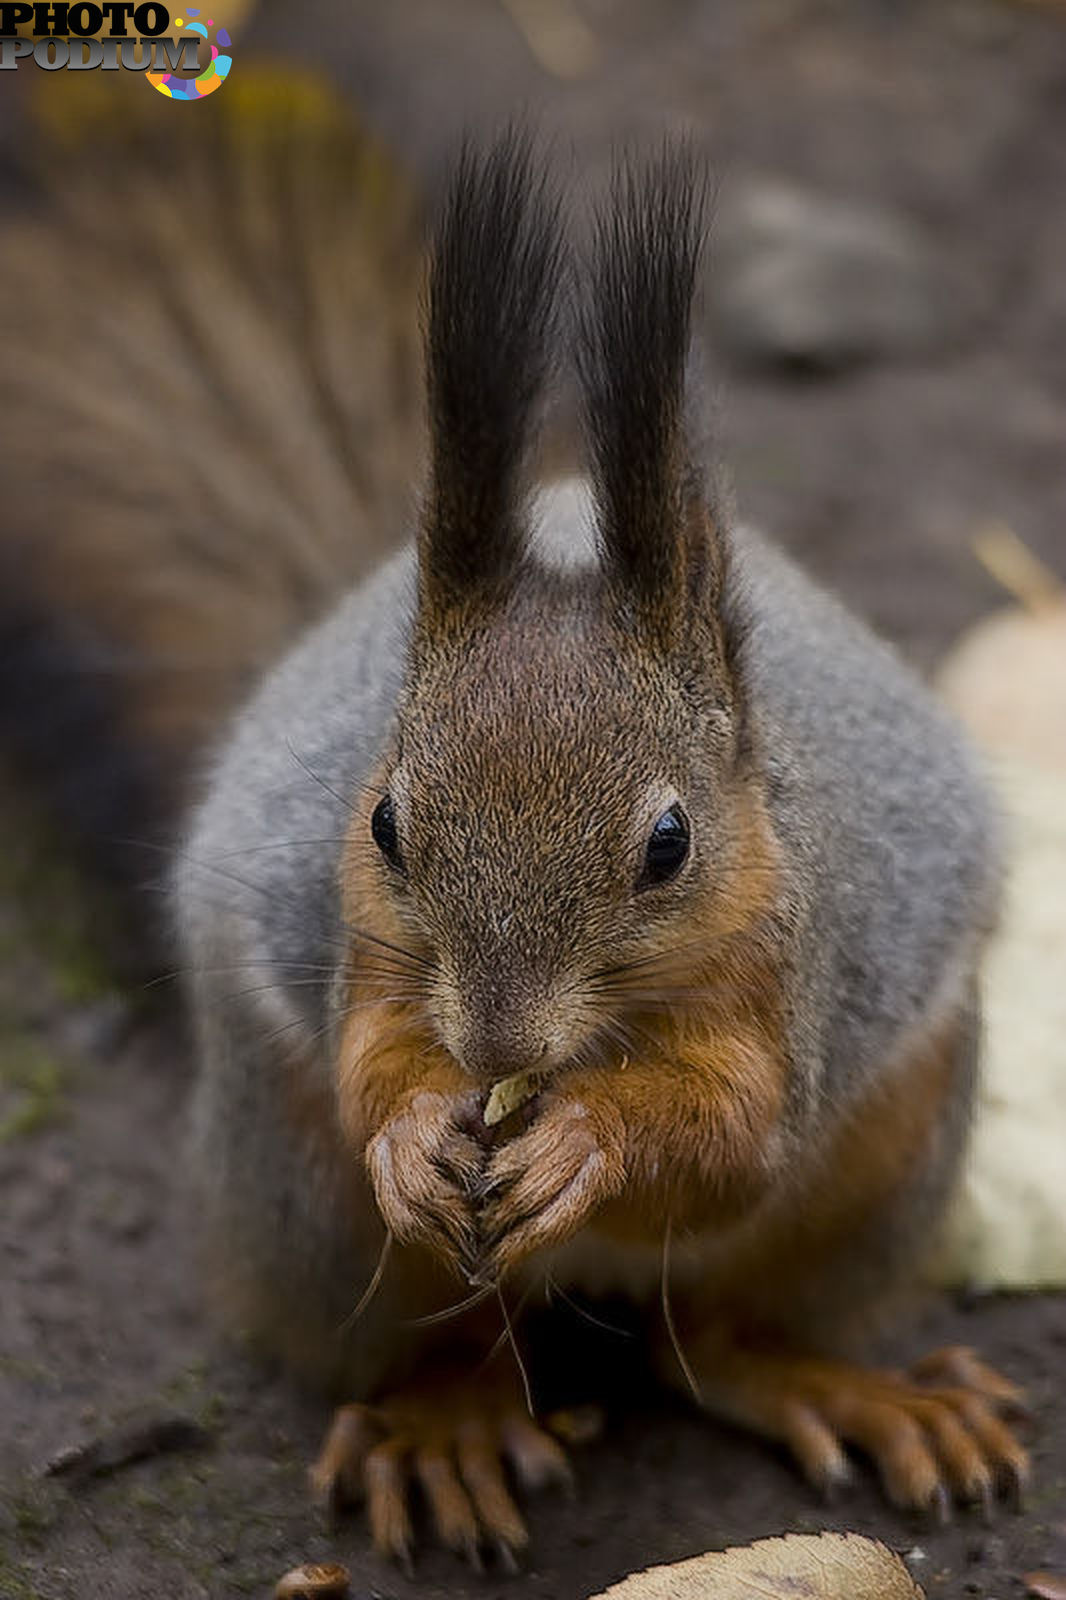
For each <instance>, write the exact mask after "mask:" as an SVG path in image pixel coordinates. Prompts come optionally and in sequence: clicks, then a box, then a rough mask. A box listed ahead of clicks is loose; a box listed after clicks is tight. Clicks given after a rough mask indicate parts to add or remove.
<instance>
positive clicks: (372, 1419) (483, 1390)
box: [310, 1374, 572, 1572]
mask: <svg viewBox="0 0 1066 1600" xmlns="http://www.w3.org/2000/svg"><path fill="white" fill-rule="evenodd" d="M434 1377H435V1381H433V1382H428V1381H425V1380H423V1381H421V1382H419V1383H418V1384H417V1385H413V1386H412V1387H411V1388H409V1389H407V1390H403V1391H399V1392H397V1393H395V1394H393V1395H389V1396H387V1397H386V1398H384V1399H382V1400H381V1401H379V1402H377V1403H376V1404H374V1405H347V1406H341V1407H340V1408H339V1409H338V1410H337V1412H336V1413H335V1415H334V1418H333V1422H332V1424H331V1426H330V1429H329V1432H328V1434H327V1436H326V1440H325V1443H324V1445H323V1447H322V1451H321V1454H320V1455H319V1457H318V1460H317V1461H316V1462H315V1464H314V1466H313V1467H312V1468H311V1473H310V1476H311V1484H312V1487H313V1489H314V1490H315V1492H316V1494H317V1495H318V1496H319V1498H320V1499H321V1500H322V1501H323V1502H324V1503H325V1504H326V1505H327V1507H329V1508H330V1509H331V1510H332V1509H334V1508H336V1507H338V1506H339V1505H342V1504H344V1503H347V1502H357V1501H362V1500H365V1502H366V1507H367V1516H368V1520H369V1523H370V1529H371V1532H372V1535H373V1539H374V1544H375V1546H376V1547H377V1549H378V1550H379V1551H380V1552H381V1553H382V1554H383V1555H385V1556H387V1557H389V1558H390V1559H392V1560H394V1561H397V1562H399V1563H400V1565H401V1566H403V1567H404V1568H405V1569H406V1570H407V1571H408V1572H410V1570H411V1568H412V1559H413V1550H414V1546H415V1532H414V1522H413V1518H412V1500H413V1499H414V1497H415V1491H416V1490H420V1491H421V1498H422V1500H423V1502H424V1504H425V1506H426V1509H427V1511H428V1514H429V1518H430V1521H431V1523H432V1525H433V1527H434V1529H435V1532H436V1534H437V1536H438V1538H439V1539H440V1541H441V1542H442V1543H443V1544H444V1545H446V1546H447V1547H448V1548H449V1549H451V1550H454V1551H455V1552H456V1553H457V1554H460V1555H464V1556H465V1557H466V1558H467V1560H468V1561H469V1562H470V1564H471V1565H472V1566H473V1567H474V1568H475V1569H476V1570H479V1571H480V1570H481V1566H482V1556H483V1553H484V1552H485V1551H490V1552H495V1554H496V1556H497V1558H498V1560H499V1561H500V1563H501V1564H502V1565H503V1566H504V1567H505V1568H506V1569H507V1570H509V1571H515V1570H517V1565H518V1556H519V1554H520V1553H521V1552H522V1550H524V1548H525V1546H526V1544H527V1543H528V1538H529V1536H528V1533H527V1531H526V1525H525V1522H524V1520H523V1518H522V1515H521V1512H520V1511H519V1509H518V1506H517V1505H516V1503H515V1500H514V1497H513V1495H512V1492H511V1487H510V1483H509V1477H513V1479H514V1481H515V1482H516V1483H517V1485H518V1487H519V1488H520V1489H523V1490H536V1489H540V1488H543V1487H545V1486H547V1485H549V1484H553V1483H555V1484H561V1485H564V1486H569V1485H570V1484H571V1481H572V1480H571V1473H570V1467H569V1463H568V1462H567V1459H566V1455H565V1453H564V1451H563V1449H562V1447H561V1446H560V1445H559V1444H558V1443H557V1442H556V1440H555V1439H553V1438H552V1437H551V1436H550V1435H549V1434H547V1433H545V1432H544V1430H543V1429H541V1428H540V1427H538V1426H537V1424H536V1423H535V1422H534V1421H533V1419H532V1418H531V1417H530V1415H529V1413H528V1411H527V1410H526V1408H525V1404H524V1402H523V1399H522V1396H521V1393H520V1392H514V1391H512V1389H511V1388H510V1386H507V1388H506V1391H505V1390H504V1388H503V1387H502V1386H499V1385H494V1384H493V1383H492V1382H491V1381H486V1380H485V1378H484V1375H482V1376H481V1377H480V1379H478V1380H475V1379H459V1380H456V1379H455V1378H454V1377H453V1376H452V1375H449V1376H448V1378H447V1380H445V1379H444V1378H443V1377H442V1376H441V1375H439V1374H435V1375H434ZM508 1468H509V1469H510V1472H509V1473H508Z"/></svg>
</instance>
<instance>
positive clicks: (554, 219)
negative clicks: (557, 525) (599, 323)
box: [419, 128, 563, 608]
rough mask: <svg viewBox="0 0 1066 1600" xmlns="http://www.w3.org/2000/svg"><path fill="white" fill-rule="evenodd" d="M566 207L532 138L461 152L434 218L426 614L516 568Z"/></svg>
mask: <svg viewBox="0 0 1066 1600" xmlns="http://www.w3.org/2000/svg"><path fill="white" fill-rule="evenodd" d="M561 240H562V230H561V221H560V206H559V202H558V199H557V198H556V196H555V195H554V193H553V191H552V190H551V189H550V187H549V184H548V182H547V179H546V178H545V176H544V174H543V172H542V171H540V172H538V171H537V170H536V168H535V162H534V152H533V148H532V146H531V143H530V140H529V138H528V136H527V135H525V134H523V133H521V132H519V131H518V130H516V129H513V128H512V129H510V130H509V131H508V132H506V133H505V134H503V136H502V137H501V138H499V139H498V141H497V142H496V143H495V144H494V145H493V146H492V147H491V148H490V149H489V150H488V151H487V152H485V153H483V154H481V153H477V152H476V151H475V150H474V149H473V147H472V146H471V145H470V144H469V143H466V144H465V145H464V147H463V149H462V151H461V153H460V155H459V159H458V161H457V163H456V166H455V168H454V171H453V175H452V178H451V182H450V184H449V186H448V190H447V194H446V196H445V200H444V205H443V208H442V211H441V215H440V219H439V222H438V226H437V230H436V235H435V241H434V246H433V251H432V258H431V263H430V271H429V283H428V291H427V296H426V304H425V343H426V382H427V395H428V403H429V425H430V445H431V466H430V488H429V497H428V503H427V506H426V510H425V516H424V519H423V526H422V537H421V544H420V552H419V554H420V582H421V588H422V601H423V606H424V607H425V606H429V607H430V608H432V607H433V606H435V605H439V604H441V603H443V604H445V605H446V604H448V603H449V602H450V601H453V600H456V599H462V598H463V597H464V596H466V595H467V594H469V593H470V591H471V590H474V589H485V588H490V589H491V588H492V587H495V586H498V585H499V583H500V582H501V580H503V579H504V578H505V577H506V576H507V575H508V573H510V572H513V570H514V569H515V567H516V566H517V565H518V563H519V562H520V560H521V557H522V554H523V551H524V546H525V527H524V521H523V515H522V505H521V485H520V476H521V469H522V466H523V461H524V457H525V453H526V448H527V444H528V440H529V433H530V426H531V422H532V417H533V411H534V407H535V405H536V401H537V398H538V395H539V392H540V390H541V388H542V386H543V384H544V381H545V378H546V376H547V372H548V368H549V365H550V362H551V356H552V350H553V341H554V318H555V307H556V304H557V300H558V287H559V277H560V273H561V269H562V257H563V251H562V242H561Z"/></svg>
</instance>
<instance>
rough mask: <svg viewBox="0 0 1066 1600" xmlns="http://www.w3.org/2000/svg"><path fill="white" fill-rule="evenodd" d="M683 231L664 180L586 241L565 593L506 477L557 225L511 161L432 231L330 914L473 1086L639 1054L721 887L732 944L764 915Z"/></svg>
mask: <svg viewBox="0 0 1066 1600" xmlns="http://www.w3.org/2000/svg"><path fill="white" fill-rule="evenodd" d="M501 208H502V209H501ZM702 225H703V207H702V188H701V184H700V181H699V175H698V171H697V169H696V168H695V166H694V164H693V163H692V162H691V161H690V160H688V159H687V158H686V157H685V156H684V155H674V156H665V157H664V158H663V159H662V160H661V161H660V162H659V163H658V164H657V165H656V166H654V167H652V168H651V169H650V170H649V171H648V172H647V173H645V174H643V175H641V176H636V175H633V174H628V175H627V176H626V177H625V178H624V179H623V180H622V181H621V182H620V183H619V184H617V185H616V187H615V190H614V191H613V193H612V196H611V200H610V203H609V205H608V207H607V209H606V210H605V212H604V215H603V218H602V221H601V226H600V230H599V241H598V250H597V259H596V263H595V270H594V272H593V274H592V279H593V292H592V296H591V300H590V305H589V309H588V310H587V312H586V313H585V314H584V315H583V316H582V317H581V318H580V319H579V321H580V326H581V329H582V333H581V351H582V353H581V359H580V362H579V370H580V374H581V378H582V386H583V390H584V394H585V400H586V414H587V423H588V435H589V443H590V451H591V456H592V462H593V474H592V476H593V485H594V490H595V501H596V514H597V540H598V545H599V560H598V562H597V563H596V565H595V567H593V568H581V569H578V570H576V571H572V572H569V573H560V572H558V571H550V570H547V569H546V568H545V567H543V566H541V565H539V564H538V562H537V561H536V559H535V558H534V556H533V554H532V553H531V551H530V543H529V524H528V518H527V512H526V509H525V504H524V500H523V494H522V489H523V484H522V472H521V469H522V464H523V461H524V458H525V450H526V446H527V443H528V435H529V431H530V425H531V420H532V414H533V407H534V403H535V400H536V397H537V391H538V389H539V387H540V384H541V382H542V380H543V378H544V376H545V375H546V372H547V370H548V365H549V354H550V346H549V344H548V342H547V340H548V338H549V330H550V328H551V326H552V314H551V313H552V307H553V302H554V291H555V289H556V287H557V283H558V278H559V275H560V262H561V259H562V256H561V250H560V246H559V242H558V241H559V224H558V209H557V207H555V206H554V204H553V203H552V202H551V201H550V199H548V198H547V197H546V192H545V190H544V188H543V186H540V185H538V184H536V183H535V182H533V180H532V179H531V168H530V156H529V152H528V148H527V147H526V146H524V145H523V144H522V143H521V142H520V141H517V140H516V139H515V138H514V137H513V136H510V137H509V138H508V139H507V140H505V141H504V142H503V143H502V144H501V145H500V146H498V147H497V148H496V149H495V150H494V151H493V152H492V153H491V154H490V155H489V156H488V157H487V158H486V159H485V160H484V161H483V162H480V163H479V162H477V161H473V160H471V159H470V158H469V157H466V158H464V160H463V162H462V164H461V165H460V169H459V174H458V177H457V180H456V182H455V184H454V186H453V189H452V191H451V195H450V198H449V201H448V204H447V207H446V211H445V217H444V222H443V224H442V228H441V232H440V235H439V240H438V248H437V253H436V257H435V262H434V267H433V270H432V274H431V283H430V295H429V302H428V318H427V360H428V369H429V371H428V390H429V397H430V433H431V461H432V466H431V481H430V494H429V497H428V503H427V507H426V511H425V515H424V520H423V524H422V529H421V535H420V543H419V599H418V610H417V616H416V620H415V627H414V631H413V644H412V650H411V657H410V666H409V674H408V681H407V684H406V688H405V692H404V695H403V698H402V701H401V705H400V708H399V715H398V726H397V732H396V737H395V742H394V745H393V748H392V749H391V750H390V752H389V753H388V755H387V757H386V759H385V762H384V764H383V767H382V770H381V773H380V785H381V793H382V796H383V798H380V799H378V800H377V804H376V807H374V818H373V823H372V824H371V819H370V815H369V813H370V810H371V807H372V806H373V804H374V802H373V800H372V801H370V802H368V804H367V806H366V807H365V808H364V810H365V814H364V815H363V816H361V817H360V818H359V819H358V820H357V822H356V825H355V828H354V830H353V834H352V840H351V847H350V849H349V852H348V857H347V862H346V879H347V882H346V888H347V898H348V903H349V906H350V910H351V914H352V917H353V920H355V921H357V922H360V923H362V924H363V926H366V925H367V918H368V915H370V916H373V915H374V914H375V913H374V908H375V907H377V915H378V919H379V921H380V923H381V931H382V932H386V933H388V934H389V935H390V936H391V937H393V938H396V939H398V940H400V941H402V943H403V944H404V945H405V947H406V948H408V949H416V950H417V951H418V953H419V954H420V956H421V957H422V959H423V960H424V961H426V962H427V963H428V966H427V967H426V968H424V969H423V971H424V974H425V978H424V991H425V992H424V1010H425V1015H426V1016H427V1018H428V1023H429V1027H430V1030H431V1032H432V1034H433V1035H435V1037H436V1041H437V1044H438V1047H439V1046H440V1045H443V1047H444V1048H445V1050H446V1051H447V1052H448V1053H449V1054H450V1055H451V1056H452V1057H453V1058H454V1059H455V1061H457V1062H458V1063H459V1064H460V1066H461V1067H462V1068H464V1069H465V1071H466V1072H467V1073H468V1074H470V1075H471V1076H472V1077H473V1078H474V1079H475V1080H476V1081H478V1082H480V1083H482V1084H485V1083H488V1082H491V1081H492V1080H494V1079H498V1078H501V1077H504V1076H506V1075H508V1074H510V1073H513V1072H516V1071H519V1070H523V1069H527V1068H538V1069H544V1070H549V1071H550V1070H556V1069H560V1068H562V1067H564V1066H566V1065H567V1064H572V1063H576V1062H580V1061H588V1060H590V1059H593V1058H595V1057H597V1056H602V1055H604V1054H605V1053H607V1054H613V1055H614V1056H615V1057H616V1058H617V1057H620V1056H621V1055H622V1054H623V1053H624V1052H625V1051H627V1050H628V1049H629V1048H634V1049H639V1048H640V1047H641V1046H640V1043H639V1041H640V1038H641V1035H640V1034H638V1033H637V1032H635V1031H634V1028H633V1026H632V1023H633V1016H632V1014H633V1013H634V1012H637V1011H644V1012H645V1013H648V1015H646V1016H645V1017H644V1024H645V1027H647V1026H651V1027H653V1028H654V1027H655V1025H656V1022H655V1019H656V1018H658V1019H659V1020H662V1019H663V1014H664V1013H663V996H664V995H665V993H666V991H665V990H663V989H662V982H663V978H664V975H666V974H669V978H670V982H671V983H672V984H673V986H674V990H675V991H676V995H677V997H678V1001H679V1003H680V1004H682V1005H684V1003H685V1002H684V998H683V995H684V991H683V990H682V989H681V988H680V987H679V984H680V982H681V981H684V982H686V983H690V984H693V985H695V984H696V983H698V982H700V981H701V979H702V981H706V978H705V975H706V974H707V973H708V972H709V971H710V970H711V969H712V968H713V965H714V956H715V950H714V944H715V939H716V938H724V937H729V936H732V935H733V934H734V933H735V932H736V931H737V917H736V907H737V906H738V905H741V904H743V903H745V888H744V881H743V880H744V875H745V873H754V874H757V875H758V874H761V876H759V878H758V885H757V888H758V892H757V893H753V894H751V895H749V896H748V898H749V900H750V902H751V907H752V910H751V916H752V919H753V920H754V918H755V916H756V911H757V909H761V908H762V906H763V904H764V902H765V900H766V890H767V882H768V878H769V875H770V864H769V863H770V857H771V854H772V849H771V845H770V841H769V840H768V837H767V830H766V824H765V816H764V813H763V811H762V809H761V807H760V806H759V804H758V799H757V792H756V790H757V785H756V783H755V779H754V776H753V765H752V753H751V749H750V743H749V737H748V732H747V724H746V718H745V716H744V697H743V691H742V684H741V682H740V671H739V657H740V652H741V641H740V640H739V638H738V628H737V624H736V603H735V600H734V597H733V596H732V594H731V593H730V591H729V586H728V539H727V534H726V531H725V528H724V527H723V525H722V522H721V520H720V519H719V517H718V516H717V515H716V514H715V512H714V511H713V510H712V509H711V507H710V506H709V505H708V503H707V500H706V497H705V493H704V490H703V487H702V484H701V482H700V479H699V475H698V473H697V471H696V469H695V466H694V464H693V462H692V460H691V458H690V454H689V451H688V448H687V445H686V432H685V407H684V368H685V357H686V351H687V346H688V330H689V314H690V312H689V308H690V302H691V297H692V292H693V287H694V282H695V276H696V270H697V263H698V258H699V249H700V243H701V236H702ZM486 472H493V473H494V474H495V476H494V477H493V479H492V481H490V482H486V481H485V474H486ZM375 798H377V797H375ZM668 817H670V818H672V819H673V820H672V822H663V820H662V819H664V818H668ZM657 826H658V832H656V829H657ZM686 828H687V830H688V850H687V855H686V854H685V853H684V848H683V845H684V837H683V836H684V832H685V830H686ZM364 830H365V831H364ZM664 830H665V834H664ZM671 830H672V833H673V838H672V839H671V838H670V837H669V835H670V834H671ZM371 831H372V832H373V836H374V838H375V840H376V841H377V845H378V847H379V849H378V850H375V848H374V846H373V845H372V844H371V842H370V838H369V837H368V835H369V834H370V833H371ZM653 833H655V843H654V844H652V840H653ZM679 834H680V835H681V839H680V841H679V839H678V835H679ZM650 846H651V849H652V855H651V856H650V855H649V847H650ZM664 856H665V858H666V865H667V866H671V865H672V868H673V870H669V871H664V870H663V868H664ZM652 857H654V860H653V859H652ZM756 902H758V908H757V907H756ZM740 920H741V921H743V920H744V919H743V918H741V919H740ZM656 990H658V991H659V994H658V998H653V997H652V992H653V991H656ZM643 1036H644V1037H645V1038H646V1037H647V1033H646V1032H645V1034H644V1035H643Z"/></svg>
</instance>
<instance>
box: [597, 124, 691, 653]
mask: <svg viewBox="0 0 1066 1600" xmlns="http://www.w3.org/2000/svg"><path fill="white" fill-rule="evenodd" d="M709 209H710V184H709V181H708V177H707V172H706V168H705V166H704V164H703V163H702V162H701V161H700V160H699V158H698V157H697V156H696V154H695V152H694V151H693V150H692V149H691V148H690V147H689V146H687V145H680V146H677V145H668V146H665V147H664V148H663V150H662V152H661V153H660V155H659V156H658V158H657V159H656V160H654V161H653V162H651V163H650V164H649V165H648V166H647V167H646V168H638V167H635V166H633V165H632V164H630V163H624V164H622V165H621V166H620V167H619V168H618V169H617V170H616V173H615V177H614V182H613V184H612V187H611V190H610V194H609V197H608V200H607V203H606V204H605V206H604V207H603V208H602V209H601V211H600V213H599V216H598V218H597V226H596V233H595V244H594V260H593V274H592V294H591V297H590V299H589V300H588V301H587V302H586V304H585V306H584V308H583V312H582V317H581V338H580V347H579V370H580V376H581V383H582V390H583V396H584V409H585V421H586V431H587V435H588V442H589V449H590V455H591V464H592V477H593V484H594V488H595V493H596V500H597V511H598V522H599V533H600V541H601V547H602V555H603V561H604V567H605V570H606V573H607V577H608V581H609V582H610V583H611V584H612V585H613V586H614V588H615V589H616V591H617V592H618V594H619V596H620V598H624V601H625V603H626V606H627V608H632V607H636V608H637V609H638V611H639V612H640V613H641V614H643V615H644V616H645V617H648V616H655V617H656V618H657V620H658V621H659V622H660V623H669V622H672V628H670V630H669V631H671V632H672V631H674V630H676V629H677V628H684V627H685V626H686V624H687V612H688V610H689V606H688V604H687V602H686V595H687V597H688V599H694V598H695V595H696V592H697V591H702V593H703V595H704V597H706V598H710V599H712V600H713V597H714V593H715V589H716V575H720V571H721V557H722V551H721V550H720V548H718V543H719V536H718V533H717V531H716V529H715V527H714V524H713V521H712V519H711V518H710V516H709V513H708V512H707V509H706V504H705V501H704V497H703V487H702V484H701V481H700V477H699V474H698V472H697V470H696V467H695V465H694V463H693V462H692V460H691V459H690V456H689V451H688V448H687V444H686V436H685V434H686V430H685V369H686V364H687V358H688V351H689V340H690V329H691V318H692V301H693V296H694V293H695V289H696V283H697V278H698V274H699V267H700V261H701V256H702V252H703V245H704V238H705V233H706V228H707V219H708V213H709Z"/></svg>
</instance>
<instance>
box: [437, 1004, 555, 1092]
mask: <svg viewBox="0 0 1066 1600" xmlns="http://www.w3.org/2000/svg"><path fill="white" fill-rule="evenodd" d="M458 1044H459V1048H458V1051H457V1052H456V1053H457V1055H458V1057H459V1062H460V1064H461V1066H462V1067H463V1068H464V1070H465V1071H467V1072H469V1073H470V1075H471V1077H474V1078H478V1079H480V1080H481V1081H482V1082H484V1083H495V1082H496V1081H497V1080H498V1079H499V1078H507V1077H509V1076H510V1075H511V1074H512V1073H515V1072H528V1071H531V1070H532V1069H534V1068H536V1067H539V1066H546V1065H548V1064H549V1061H550V1059H551V1057H552V1048H551V1041H550V1038H549V1036H548V1034H547V1032H546V1030H545V1029H544V1028H543V1027H540V1026H538V1019H537V1018H535V1017H534V1016H531V1015H530V1014H529V1013H528V1012H527V1011H525V1010H522V1011H519V1010H517V1009H515V1010H512V1009H511V1008H509V1007H507V1006H500V1005H497V1006H495V1007H493V1008H483V1007H481V1006H479V1007H477V1008H476V1009H474V1010H471V1011H470V1012H469V1013H468V1015H467V1016H466V1018H465V1019H464V1026H463V1028H462V1037H461V1038H460V1040H459V1041H458Z"/></svg>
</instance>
